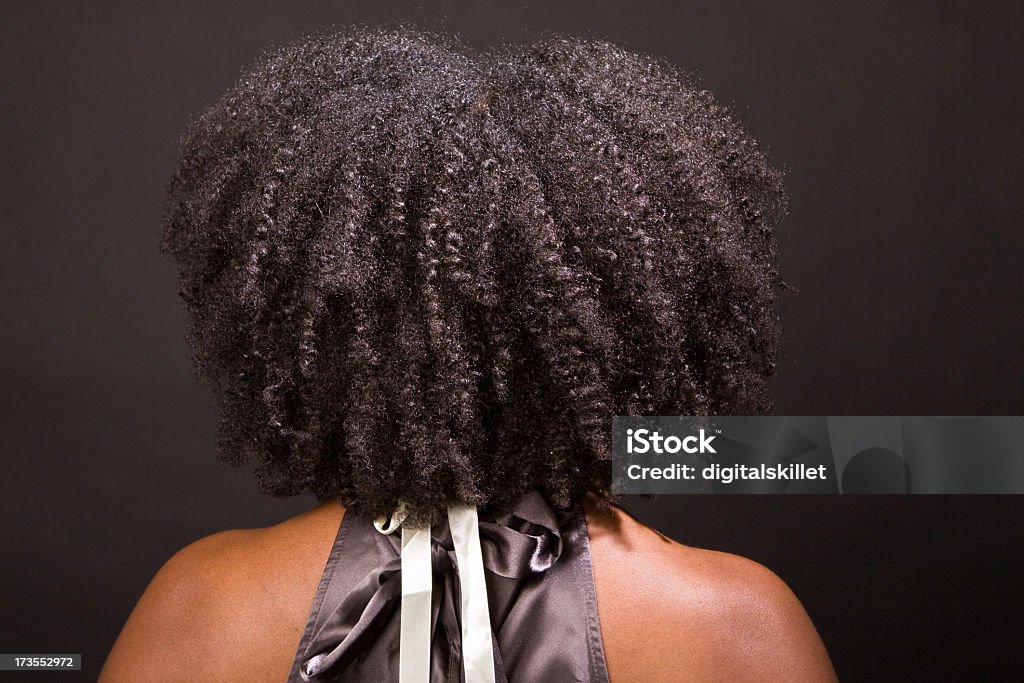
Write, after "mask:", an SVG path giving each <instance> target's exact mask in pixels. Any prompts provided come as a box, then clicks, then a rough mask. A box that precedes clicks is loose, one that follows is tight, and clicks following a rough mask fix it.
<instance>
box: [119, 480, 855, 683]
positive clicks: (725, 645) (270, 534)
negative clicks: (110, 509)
mask: <svg viewBox="0 0 1024 683" xmlns="http://www.w3.org/2000/svg"><path fill="white" fill-rule="evenodd" d="M585 508H586V513H587V522H588V524H589V531H590V543H591V550H592V555H593V565H594V581H595V584H596V588H597V599H598V611H599V617H600V621H601V631H602V636H603V639H604V647H605V655H606V658H607V661H608V669H609V673H610V676H611V680H612V682H613V683H634V682H636V683H658V682H659V681H666V682H668V681H672V682H680V681H719V680H721V681H730V682H741V681H787V682H794V683H799V682H800V681H834V680H836V678H835V673H834V672H833V670H832V665H831V663H830V662H829V658H828V654H827V653H826V652H825V647H824V645H823V644H822V642H821V639H820V638H819V637H818V634H817V632H816V631H815V629H814V626H813V624H812V623H811V621H810V619H809V618H808V617H807V614H806V612H805V611H804V609H803V607H802V606H801V605H800V602H799V601H798V600H797V598H796V596H794V595H793V593H792V591H790V589H789V588H788V587H787V586H786V585H785V583H783V582H782V580H781V579H779V578H778V577H777V576H776V575H775V574H773V573H772V572H771V571H769V570H768V569H766V568H764V567H762V566H761V565H759V564H756V563H755V562H751V561H750V560H746V559H743V558H740V557H737V556H735V555H729V554H727V553H719V552H713V551H708V550H700V549H697V548H690V547H687V546H683V545H679V544H678V543H675V542H673V541H671V540H669V539H667V538H665V537H664V536H662V535H661V534H659V533H657V532H655V531H653V530H652V529H650V528H648V527H646V526H644V525H643V524H641V523H639V522H638V521H636V520H635V519H633V518H632V517H630V516H629V515H628V514H626V513H625V512H623V511H622V510H621V509H619V508H613V509H612V510H611V512H610V513H603V512H600V511H598V510H597V509H596V508H595V507H594V505H593V501H592V500H590V499H587V500H586V501H585ZM344 513H345V510H344V508H343V507H341V506H340V505H339V504H338V503H335V502H329V503H324V504H322V505H319V506H318V507H316V508H314V509H312V510H309V511H308V512H305V513H303V514H301V515H299V516H297V517H293V518H292V519H289V520H287V521H285V522H282V523H281V524H278V525H276V526H272V527H268V528H266V529H247V530H239V531H225V532H221V533H218V534H214V535H212V536H208V537H206V538H203V539H201V540H199V541H196V542H195V543H193V544H191V545H189V546H188V547H186V548H184V549H182V550H181V551H179V552H178V553H177V554H175V555H174V556H173V557H172V558H171V559H170V560H168V562H167V563H166V564H165V565H164V566H163V567H162V568H161V569H160V571H159V572H158V573H157V575H156V576H155V577H154V578H153V580H152V582H151V583H150V585H149V587H148V588H147V589H146V591H145V593H144V594H143V596H142V597H141V598H140V599H139V602H138V604H137V605H136V607H135V610H134V611H133V612H132V614H131V616H130V617H129V618H128V622H127V623H126V624H125V626H124V629H123V630H122V631H121V635H120V636H119V637H118V639H117V642H116V643H115V644H114V648H113V650H112V651H111V653H110V656H109V658H108V659H107V662H106V665H105V666H104V668H103V672H102V674H101V675H100V682H101V683H115V682H120V681H185V680H189V681H221V682H224V683H229V682H231V681H245V682H247V683H254V682H258V681H273V682H275V683H278V682H280V681H284V680H285V679H286V678H287V676H288V672H289V669H290V667H291V663H292V659H293V657H294V655H295V651H296V649H297V648H298V644H299V638H300V637H301V635H302V629H303V627H304V626H305V622H306V617H307V616H308V613H309V609H310V606H311V605H312V602H313V597H314V595H315V593H316V589H317V586H318V584H319V580H320V575H321V572H322V571H323V567H324V564H325V563H326V562H327V556H328V555H329V554H330V550H331V545H332V543H333V541H334V537H335V534H336V532H337V530H338V525H339V524H340V523H341V519H342V516H343V515H344Z"/></svg>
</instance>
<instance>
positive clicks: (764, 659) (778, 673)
mask: <svg viewBox="0 0 1024 683" xmlns="http://www.w3.org/2000/svg"><path fill="white" fill-rule="evenodd" d="M585 509H586V512H587V525H588V531H589V536H590V548H591V556H592V561H593V566H594V583H595V586H596V591H597V603H598V613H599V618H600V622H601V631H602V634H603V638H604V646H605V654H606V658H607V660H608V667H609V672H610V674H611V679H612V680H613V681H615V682H616V683H629V681H650V682H654V681H687V680H695V681H696V680H710V679H715V680H718V679H722V680H725V679H727V680H734V681H745V680H751V681H754V680H757V681H765V680H786V681H833V680H835V674H834V672H833V670H832V665H831V663H830V661H829V659H828V654H827V653H826V651H825V648H824V645H823V644H822V642H821V639H820V637H819V636H818V633H817V631H816V630H815V628H814V625H813V624H812V623H811V621H810V618H809V617H808V616H807V613H806V611H805V610H804V608H803V606H802V605H801V604H800V601H799V600H798V599H797V598H796V596H795V595H794V594H793V592H792V591H791V590H790V589H789V587H788V586H787V585H786V584H785V582H783V581H782V579H780V578H779V577H778V576H777V575H776V574H775V573H774V572H772V571H771V570H770V569H768V568H766V567H764V566H763V565H760V564H758V563H756V562H754V561H752V560H749V559H746V558H743V557H740V556H738V555H733V554H731V553H723V552H717V551H713V550H704V549H701V548H694V547H690V546H685V545H682V544H679V543H676V542H675V541H673V540H671V539H669V538H668V537H666V536H664V535H662V534H661V533H659V532H657V531H655V530H654V529H651V528H650V527H648V526H646V525H644V524H642V523H641V522H640V521H638V520H637V519H635V518H634V517H632V516H631V515H629V514H628V513H627V512H625V511H624V510H622V509H621V508H619V507H616V506H611V507H610V508H609V509H607V510H601V509H599V508H598V507H597V506H596V505H595V501H594V499H588V500H587V501H586V503H585Z"/></svg>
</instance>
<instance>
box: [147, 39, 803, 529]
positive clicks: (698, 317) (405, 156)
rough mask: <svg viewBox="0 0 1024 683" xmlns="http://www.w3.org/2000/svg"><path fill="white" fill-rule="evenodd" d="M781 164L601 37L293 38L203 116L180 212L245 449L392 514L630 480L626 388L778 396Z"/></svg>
mask: <svg viewBox="0 0 1024 683" xmlns="http://www.w3.org/2000/svg"><path fill="white" fill-rule="evenodd" d="M781 180H782V179H781V173H780V172H779V171H778V170H777V169H775V168H774V167H772V166H771V165H770V164H769V162H768V161H767V159H766V157H765V155H764V154H763V152H762V151H761V150H760V148H759V145H758V143H757V142H756V141H755V140H753V139H752V138H751V137H750V135H749V134H748V133H747V132H746V131H745V130H744V128H742V127H741V126H740V125H739V124H738V123H737V122H736V120H735V119H734V117H733V116H732V115H731V113H730V111H729V110H728V109H727V108H724V107H722V106H721V105H719V104H718V103H716V101H715V100H714V98H713V97H712V96H711V94H710V93H708V92H707V91H706V90H703V89H701V88H700V86H699V85H698V83H697V82H696V80H695V79H694V78H693V77H692V76H690V75H687V74H684V73H682V72H680V71H679V70H677V69H675V68H674V67H672V66H670V65H668V64H665V63H662V62H660V61H658V60H655V59H652V58H650V57H645V56H640V55H637V54H634V53H632V52H629V51H626V50H624V49H622V48H620V47H617V46H615V45H612V44H609V43H606V42H601V41H593V40H578V39H570V38H550V39H546V40H544V41H542V42H540V43H538V44H535V45H533V46H530V47H522V48H504V49H502V50H500V51H496V52H493V53H490V54H475V53H473V52H471V51H469V50H467V49H465V48H463V47H462V46H460V45H459V44H457V43H455V42H453V41H450V40H448V39H445V38H442V37H439V36H436V35H432V34H429V33H424V32H420V31H417V30H413V29H408V28H402V29H398V30H387V31H385V30H378V29H365V28H362V29H352V30H347V31H343V32H337V33H326V34H322V35H317V36H313V37H310V38H306V39H304V40H302V41H300V42H297V43H295V44H292V45H289V46H286V47H283V48H279V49H274V50H271V51H270V52H269V53H268V54H266V55H265V56H264V57H263V58H262V59H261V60H260V61H259V62H258V63H257V64H256V65H255V66H254V67H253V68H251V69H250V70H248V71H247V72H245V73H244V74H243V76H242V77H241V79H240V80H239V81H238V83H237V84H236V85H235V86H234V87H233V88H232V89H231V90H230V91H229V92H228V93H227V94H225V95H224V97H223V98H221V99H220V101H219V102H217V103H216V104H214V105H213V106H212V107H211V108H209V109H208V110H207V111H206V112H205V113H204V114H203V115H202V116H201V117H200V118H199V119H198V120H197V121H196V122H195V123H194V124H193V126H192V127H191V129H190V131H189V132H188V134H187V135H186V136H185V137H184V138H183V141H182V145H181V159H180V162H179V165H178V168H177V171H176V173H175V175H174V177H173V180H172V181H171V186H170V191H169V202H168V207H167V211H166V218H165V226H164V238H163V243H162V246H163V248H164V250H165V251H167V252H170V253H171V254H172V255H173V256H174V257H175V258H176V259H177V261H178V263H179V264H180V274H181V289H180V293H181V296H182V298H183V299H184V300H185V302H186V304H187V306H188V310H189V313H190V324H189V330H188V334H187V337H188V340H189V341H190V343H191V345H192V348H193V351H194V354H193V355H194V360H195V362H196V366H197V369H198V373H199V376H200V377H201V378H202V379H204V380H205V381H207V382H208V383H209V384H210V385H211V386H212V388H213V392H214V395H215V396H216V398H217V402H218V405H219V407H220V410H221V421H220V425H219V446H220V451H221V454H222V458H223V459H224V460H226V461H227V462H229V463H232V464H244V463H253V464H254V465H255V468H256V471H257V474H258V477H259V481H260V485H261V487H262V488H263V490H264V491H266V492H268V493H271V494H274V495H292V494H297V493H303V492H309V493H312V494H314V495H315V496H316V497H317V498H318V499H320V500H326V499H329V498H337V499H339V500H340V501H341V502H342V503H344V504H346V505H347V506H349V507H351V508H352V509H354V510H358V511H360V512H361V513H365V514H371V515H376V514H380V513H384V512H387V511H390V510H392V509H394V507H395V506H396V505H397V504H398V502H399V501H405V503H406V504H407V505H408V506H409V509H410V510H411V511H412V513H413V514H414V515H418V516H422V517H426V518H432V519H433V518H436V516H437V514H438V513H439V511H440V510H442V509H443V506H444V504H445V503H446V502H448V501H450V500H461V501H464V502H467V503H470V504H477V505H493V506H496V507H499V508H500V507H507V506H509V505H510V504H512V503H514V502H515V501H516V500H517V499H518V498H519V496H520V495H521V494H522V493H524V492H525V491H527V490H529V489H538V490H540V491H541V492H542V493H543V494H544V495H545V496H546V497H547V498H548V500H549V501H551V502H552V504H554V505H566V504H568V503H570V502H571V501H573V500H576V499H578V498H579V497H580V496H581V495H582V494H583V493H584V492H586V491H588V490H590V491H594V492H596V493H598V494H599V495H602V496H607V495H608V494H609V492H608V489H609V484H610V476H611V466H610V458H611V417H612V416H613V415H616V414H618V415H640V414H652V415H653V414H706V415H715V414H757V413H763V412H767V411H770V409H771V405H770V402H769V400H768V398H767V391H766V383H767V378H768V377H769V376H770V375H771V374H772V372H773V370H774V358H775V355H776V346H777V340H778V319H777V315H776V314H775V312H774V309H773V302H774V295H775V289H776V287H777V286H779V285H780V284H781V281H780V279H779V275H778V270H777V253H776V252H777V250H776V243H775V237H774V226H775V225H776V224H777V223H778V221H779V220H780V219H781V218H782V216H783V214H784V213H785V205H786V199H785V193H784V190H783V187H782V182H781Z"/></svg>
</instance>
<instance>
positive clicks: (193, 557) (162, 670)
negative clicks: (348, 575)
mask: <svg viewBox="0 0 1024 683" xmlns="http://www.w3.org/2000/svg"><path fill="white" fill-rule="evenodd" d="M343 514H344V511H343V509H342V508H341V507H340V506H339V505H337V504H336V503H325V504H322V505H319V506H317V507H316V508H314V509H312V510H309V511H307V512H305V513H303V514H301V515H298V516H296V517H293V518H291V519H289V520H286V521H284V522H282V523H280V524H277V525H274V526H271V527H266V528H262V529H236V530H230V531H221V532H218V533H215V534H212V535H210V536H206V537H204V538H201V539H199V540H197V541H195V542H193V543H190V544H189V545H187V546H185V547H184V548H182V549H181V550H179V551H177V552H176V553H174V554H173V555H172V556H171V557H170V559H168V560H167V561H166V562H165V563H164V565H163V566H162V567H161V568H160V570H159V571H158V572H157V573H156V575H155V576H154V577H153V579H152V580H151V581H150V583H149V586H148V587H147V588H146V590H145V592H144V593H143V594H142V597H141V598H139V601H138V603H137V604H136V606H135V608H134V609H133V610H132V613H131V615H130V616H129V618H128V621H127V622H126V623H125V626H124V628H123V629H122V631H121V634H120V635H119V636H118V639H117V642H116V643H115V644H114V647H113V649H112V650H111V653H110V656H109V657H108V659H107V662H106V664H105V665H104V669H103V673H102V675H101V677H100V680H101V681H143V680H145V681H158V680H168V681H172V680H220V681H235V680H238V681H259V680H284V679H285V678H287V674H288V667H289V666H290V664H291V658H292V656H293V655H294V653H295V649H296V648H297V647H298V643H299V638H300V637H301V634H302V628H303V626H304V625H305V619H306V617H307V615H308V613H309V609H310V606H311V604H312V602H313V597H314V595H315V593H316V587H317V585H318V584H319V579H320V575H321V572H322V571H323V567H324V565H325V563H326V561H327V557H328V555H329V554H330V549H331V546H332V544H333V540H334V535H335V532H336V531H337V525H338V524H339V523H340V521H341V516H342V515H343Z"/></svg>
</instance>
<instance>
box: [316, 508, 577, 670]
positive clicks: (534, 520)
mask: <svg viewBox="0 0 1024 683" xmlns="http://www.w3.org/2000/svg"><path fill="white" fill-rule="evenodd" d="M404 521H405V509H404V506H400V507H399V509H398V510H396V511H395V513H394V514H393V515H392V516H391V519H390V520H386V519H384V518H378V519H377V520H376V521H375V522H374V526H375V527H376V529H377V531H379V532H380V535H378V536H377V538H378V539H382V540H383V539H391V538H394V536H393V534H394V532H395V531H397V530H398V529H399V528H401V530H402V534H401V544H400V548H399V547H396V545H397V544H396V543H395V542H394V541H384V545H385V548H384V549H383V550H382V551H380V552H383V553H384V554H385V556H386V557H387V558H389V559H388V560H387V561H386V562H385V563H384V564H383V566H380V567H378V568H377V569H375V570H374V571H372V572H370V573H369V574H368V575H367V576H366V577H365V578H364V579H363V580H362V581H361V582H360V583H359V584H358V585H357V586H356V587H355V589H354V590H352V591H351V592H350V593H349V594H348V595H347V596H346V597H345V598H344V600H342V601H341V603H340V604H339V605H338V606H337V607H336V608H335V609H334V611H333V613H332V614H330V615H329V616H328V618H327V619H326V620H325V621H324V622H323V625H322V626H321V627H320V628H319V629H318V630H317V632H316V633H315V634H314V635H313V638H312V640H311V642H310V643H309V646H308V648H307V649H306V653H307V654H306V656H305V658H304V660H303V661H302V665H301V668H300V675H301V677H302V678H303V679H304V680H332V679H333V678H334V675H336V674H338V675H340V673H341V672H342V671H344V669H345V668H346V667H348V666H349V665H350V664H352V663H353V662H355V661H357V660H359V658H360V656H361V654H364V653H365V652H366V651H367V649H368V648H370V647H371V646H383V647H385V648H393V647H394V644H393V643H391V644H389V643H377V639H378V637H379V636H381V635H382V634H383V633H384V631H385V629H386V628H387V627H388V625H389V624H390V623H391V621H392V619H393V617H394V613H395V611H396V607H398V604H397V603H399V602H400V604H401V610H400V621H399V634H398V641H399V642H398V665H399V666H398V674H399V675H398V678H399V681H400V683H426V682H427V681H429V680H430V677H431V671H434V672H435V673H437V674H438V675H437V676H435V679H445V680H447V679H448V678H453V679H455V680H458V674H456V673H455V672H454V671H453V670H452V669H451V667H452V665H453V664H454V659H457V658H458V657H459V655H461V659H462V669H463V672H464V676H465V678H464V679H463V680H464V681H465V683H495V681H498V682H499V683H501V682H503V681H505V675H504V671H503V666H502V664H501V657H500V652H499V651H498V649H497V648H496V647H495V645H494V641H493V638H492V624H495V625H496V626H498V625H500V624H501V623H502V621H503V619H504V614H505V613H506V612H507V610H508V608H509V607H510V606H511V603H512V602H513V600H514V598H515V594H516V592H517V588H516V587H517V586H518V584H519V582H520V581H521V580H523V579H526V578H529V577H531V576H536V575H538V574H541V573H543V572H545V571H546V570H547V569H548V568H549V567H551V566H552V565H553V564H554V563H555V562H556V561H557V559H558V557H559V555H560V554H561V549H562V539H561V535H560V532H559V527H558V522H557V520H556V519H555V518H554V516H553V515H552V512H551V510H550V508H548V507H547V504H546V503H545V502H544V501H543V498H541V497H540V495H539V494H537V493H536V492H531V493H528V494H526V495H525V496H524V497H523V498H522V499H520V501H519V502H518V503H517V505H516V506H515V508H514V509H513V510H512V511H511V512H510V513H505V514H502V515H498V516H496V517H494V518H493V519H488V518H487V517H486V516H485V517H483V518H481V517H480V516H479V515H478V511H477V509H476V508H475V507H472V506H467V505H463V504H461V503H456V504H452V505H449V507H448V515H447V522H448V524H447V529H445V528H444V524H443V523H442V524H441V525H438V526H437V527H435V529H436V530H437V534H436V536H435V534H434V533H433V532H432V530H431V529H428V528H426V527H424V526H419V527H417V526H411V525H407V524H404ZM355 523H356V524H366V521H364V520H355ZM371 533H372V532H371ZM375 543H376V545H377V546H378V547H379V544H380V543H381V541H377V542H375ZM453 556H454V561H453ZM456 570H457V571H456ZM485 570H486V571H487V572H488V573H489V574H490V575H491V584H490V585H488V584H487V583H486V582H485V578H484V577H485V574H484V572H485ZM489 589H490V591H489ZM489 592H490V594H491V597H492V600H489V597H488V595H489ZM456 603H458V604H459V607H460V610H461V611H460V614H461V619H460V618H459V616H457V615H456V610H455V604H456ZM492 615H493V616H492ZM460 624H461V628H460ZM311 653H312V654H311ZM432 653H433V654H434V657H433V658H432V656H431V655H432ZM446 654H447V655H448V657H447V658H446V657H445V655H446ZM445 659H449V660H451V661H441V660H445ZM446 674H447V675H446ZM392 675H393V674H392Z"/></svg>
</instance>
